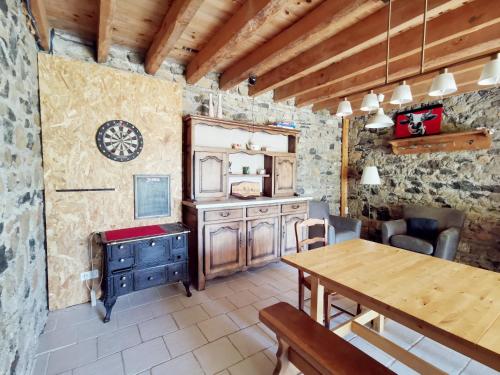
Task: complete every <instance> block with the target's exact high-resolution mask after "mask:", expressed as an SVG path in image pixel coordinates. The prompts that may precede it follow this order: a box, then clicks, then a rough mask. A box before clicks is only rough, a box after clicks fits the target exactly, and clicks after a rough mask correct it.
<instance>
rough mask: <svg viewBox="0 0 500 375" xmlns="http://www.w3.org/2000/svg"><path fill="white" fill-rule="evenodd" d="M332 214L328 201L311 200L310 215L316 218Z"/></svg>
mask: <svg viewBox="0 0 500 375" xmlns="http://www.w3.org/2000/svg"><path fill="white" fill-rule="evenodd" d="M329 216H330V207H329V206H328V202H324V201H310V202H309V217H312V218H314V219H324V218H328V217H329Z"/></svg>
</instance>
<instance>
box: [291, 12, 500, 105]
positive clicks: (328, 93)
mask: <svg viewBox="0 0 500 375" xmlns="http://www.w3.org/2000/svg"><path fill="white" fill-rule="evenodd" d="M499 13H500V9H499ZM448 27H450V26H448ZM499 50H500V18H499V19H498V21H497V22H496V23H493V24H489V26H487V27H484V28H480V29H477V30H476V31H474V32H472V33H470V34H467V35H458V36H455V38H453V39H446V40H445V41H444V42H443V43H439V44H433V45H432V47H430V48H427V49H426V53H425V56H426V64H425V67H426V69H425V70H426V71H429V70H436V69H440V68H444V67H446V66H449V65H452V64H456V63H459V62H460V61H464V60H467V59H470V58H473V57H479V56H483V55H484V54H487V53H495V52H497V51H499ZM401 57H402V58H401ZM384 65H385V64H384ZM384 65H380V64H379V65H374V69H371V70H369V71H366V72H364V71H363V72H360V74H358V75H354V76H350V77H348V78H344V79H343V80H339V81H336V82H335V83H333V84H331V85H328V86H326V87H323V88H320V89H317V90H314V91H311V92H308V93H306V94H303V95H299V96H298V97H297V98H296V101H295V104H296V105H297V106H298V107H302V106H305V105H309V104H313V103H317V102H320V101H324V100H326V99H329V98H338V97H343V96H349V95H351V94H353V93H357V92H359V91H362V90H369V89H371V88H375V87H377V86H379V85H381V84H383V83H384V82H385V66H384ZM389 71H390V75H389V82H394V81H400V80H403V79H405V78H407V77H411V76H413V75H415V74H418V73H419V71H420V53H419V51H418V49H417V50H415V51H414V53H413V54H411V55H409V54H401V55H399V56H398V58H395V59H391V62H390V65H389Z"/></svg>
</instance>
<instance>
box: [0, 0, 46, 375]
mask: <svg viewBox="0 0 500 375" xmlns="http://www.w3.org/2000/svg"><path fill="white" fill-rule="evenodd" d="M36 54H37V48H36V45H35V42H34V39H33V37H32V36H31V34H30V32H29V31H28V29H27V27H26V17H25V15H24V14H23V10H22V7H21V1H20V0H0V123H1V124H0V201H1V202H2V203H1V211H0V341H1V346H0V349H1V350H0V374H20V375H21V374H29V373H30V367H31V365H32V364H31V359H32V357H33V353H34V350H35V346H36V342H37V337H38V335H39V334H40V332H41V330H42V329H43V326H44V324H45V320H46V317H47V295H46V282H45V278H46V272H45V247H44V231H43V216H42V214H43V203H42V200H43V190H42V189H43V183H42V156H41V152H40V118H39V105H38V80H37V55H36Z"/></svg>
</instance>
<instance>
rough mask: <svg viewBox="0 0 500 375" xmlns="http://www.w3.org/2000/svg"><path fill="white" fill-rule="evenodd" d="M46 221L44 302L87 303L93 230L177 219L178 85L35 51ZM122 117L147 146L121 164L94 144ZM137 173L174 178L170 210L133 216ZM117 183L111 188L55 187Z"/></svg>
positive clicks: (57, 305) (179, 193)
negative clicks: (84, 276)
mask: <svg viewBox="0 0 500 375" xmlns="http://www.w3.org/2000/svg"><path fill="white" fill-rule="evenodd" d="M38 66H39V75H40V78H39V79H40V102H41V114H42V142H43V157H44V160H43V163H44V181H45V199H46V220H47V223H46V225H47V261H48V281H49V283H48V286H49V307H50V309H51V310H53V309H59V308H63V307H66V306H70V305H74V304H78V303H82V302H86V301H88V300H89V295H88V291H87V289H86V288H85V285H84V283H82V282H81V281H80V273H81V272H83V271H86V270H88V269H89V260H88V255H87V254H88V252H87V238H88V236H89V234H90V233H91V232H93V231H104V230H108V229H113V228H123V227H130V226H138V225H149V224H157V223H165V222H175V221H180V220H181V198H182V191H181V182H182V175H181V173H182V170H181V155H182V154H181V148H182V118H181V111H182V87H181V86H179V85H177V84H175V83H171V82H167V81H163V80H160V79H155V78H152V77H146V76H142V75H138V74H132V73H127V72H122V71H118V70H115V69H111V68H107V67H102V66H100V65H98V64H92V63H84V62H77V61H72V60H67V59H63V58H60V57H54V56H50V55H47V54H39V65H38ZM113 119H123V120H126V121H129V122H131V123H132V124H134V125H135V126H137V127H138V128H139V130H140V131H141V133H142V135H143V137H144V149H143V151H142V152H141V154H140V155H139V156H138V157H137V158H136V159H134V160H132V161H129V162H125V163H119V162H115V161H112V160H109V159H107V158H106V157H104V156H103V155H102V154H101V153H100V152H99V150H98V149H97V147H96V143H95V135H96V131H97V129H98V127H99V126H100V125H102V124H103V123H104V122H106V121H108V120H113ZM135 174H168V175H170V176H171V195H172V201H171V204H172V215H171V216H170V217H166V218H157V219H149V220H134V191H133V190H134V189H133V176H134V175H135ZM88 188H114V189H116V190H115V191H112V192H76V193H67V192H64V193H63V192H56V189H88Z"/></svg>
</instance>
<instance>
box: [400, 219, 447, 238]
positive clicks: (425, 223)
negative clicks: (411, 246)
mask: <svg viewBox="0 0 500 375" xmlns="http://www.w3.org/2000/svg"><path fill="white" fill-rule="evenodd" d="M406 225H407V228H408V229H407V231H406V234H408V235H409V236H412V237H417V238H422V239H423V240H427V241H435V240H436V238H437V236H438V234H439V231H438V221H437V220H436V219H427V218H423V217H411V218H408V219H406Z"/></svg>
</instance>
